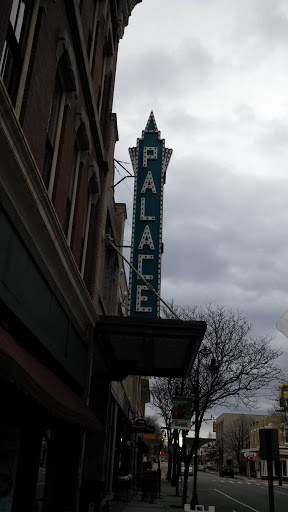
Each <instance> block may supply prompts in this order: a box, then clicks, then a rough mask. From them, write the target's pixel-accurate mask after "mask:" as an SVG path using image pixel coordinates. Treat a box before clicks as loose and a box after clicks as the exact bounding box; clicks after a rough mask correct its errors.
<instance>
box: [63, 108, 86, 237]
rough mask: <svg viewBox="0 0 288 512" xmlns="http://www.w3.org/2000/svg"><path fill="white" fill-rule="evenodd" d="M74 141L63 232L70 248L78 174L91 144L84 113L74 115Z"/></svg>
mask: <svg viewBox="0 0 288 512" xmlns="http://www.w3.org/2000/svg"><path fill="white" fill-rule="evenodd" d="M75 130H76V140H75V145H74V154H73V164H72V170H71V178H70V186H69V191H68V196H67V204H66V215H65V223H64V232H65V234H66V236H67V243H68V245H69V246H71V241H72V235H73V227H74V220H75V217H76V216H77V215H76V213H75V210H76V199H77V191H78V186H79V173H80V171H81V169H82V167H83V165H84V163H85V161H86V160H87V158H88V155H89V152H90V147H91V142H90V139H91V137H90V129H89V123H88V118H87V116H86V114H85V112H84V111H82V110H81V112H78V113H77V114H76V120H75Z"/></svg>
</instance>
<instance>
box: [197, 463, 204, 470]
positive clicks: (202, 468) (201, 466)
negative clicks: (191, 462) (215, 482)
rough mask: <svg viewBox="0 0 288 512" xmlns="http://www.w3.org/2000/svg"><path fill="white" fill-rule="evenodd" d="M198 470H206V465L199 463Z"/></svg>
mask: <svg viewBox="0 0 288 512" xmlns="http://www.w3.org/2000/svg"><path fill="white" fill-rule="evenodd" d="M198 471H206V467H205V465H204V464H198Z"/></svg>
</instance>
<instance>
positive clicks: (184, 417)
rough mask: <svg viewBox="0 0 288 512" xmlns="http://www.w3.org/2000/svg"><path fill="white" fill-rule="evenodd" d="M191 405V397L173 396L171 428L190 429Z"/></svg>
mask: <svg viewBox="0 0 288 512" xmlns="http://www.w3.org/2000/svg"><path fill="white" fill-rule="evenodd" d="M192 405H193V398H192V397H188V396H186V397H184V396H173V399H172V412H171V415H172V422H171V428H178V429H184V430H190V428H191V415H192Z"/></svg>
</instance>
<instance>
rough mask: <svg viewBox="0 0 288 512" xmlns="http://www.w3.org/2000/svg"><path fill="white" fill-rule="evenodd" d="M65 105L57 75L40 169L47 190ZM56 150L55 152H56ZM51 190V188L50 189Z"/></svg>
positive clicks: (63, 92) (63, 93)
mask: <svg viewBox="0 0 288 512" xmlns="http://www.w3.org/2000/svg"><path fill="white" fill-rule="evenodd" d="M64 104H65V91H64V89H63V87H62V85H61V81H60V77H59V74H57V76H56V80H55V87H54V92H53V98H52V102H51V106H50V113H49V121H48V130H47V135H46V144H45V156H44V163H43V169H42V177H43V181H44V183H45V186H46V188H47V189H49V184H50V177H51V173H52V171H54V169H53V164H54V166H55V165H56V161H55V162H53V157H54V160H55V159H56V157H57V154H58V146H59V138H60V131H61V126H62V119H63V112H64ZM56 149H57V151H56ZM50 188H51V187H50Z"/></svg>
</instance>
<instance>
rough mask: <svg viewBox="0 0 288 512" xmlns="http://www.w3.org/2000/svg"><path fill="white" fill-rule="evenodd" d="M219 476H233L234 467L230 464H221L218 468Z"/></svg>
mask: <svg viewBox="0 0 288 512" xmlns="http://www.w3.org/2000/svg"><path fill="white" fill-rule="evenodd" d="M220 476H230V478H234V469H233V467H232V466H222V467H221V468H220Z"/></svg>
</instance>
